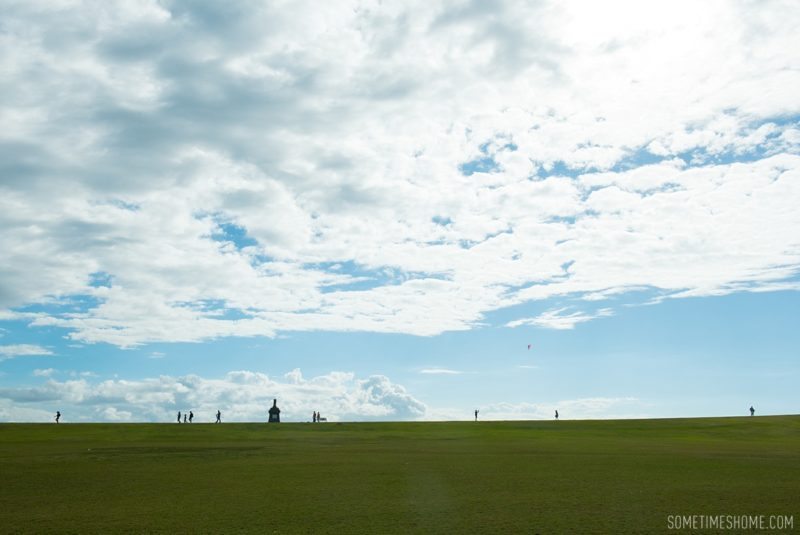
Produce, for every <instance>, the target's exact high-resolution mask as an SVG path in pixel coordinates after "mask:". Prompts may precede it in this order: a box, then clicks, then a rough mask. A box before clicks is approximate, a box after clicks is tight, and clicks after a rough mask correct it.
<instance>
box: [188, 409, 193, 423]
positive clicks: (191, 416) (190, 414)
mask: <svg viewBox="0 0 800 535" xmlns="http://www.w3.org/2000/svg"><path fill="white" fill-rule="evenodd" d="M192 420H194V413H193V412H192V411H189V423H192Z"/></svg>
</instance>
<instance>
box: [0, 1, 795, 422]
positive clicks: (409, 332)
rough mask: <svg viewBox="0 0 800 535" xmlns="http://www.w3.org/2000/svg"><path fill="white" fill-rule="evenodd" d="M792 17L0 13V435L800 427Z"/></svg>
mask: <svg viewBox="0 0 800 535" xmlns="http://www.w3.org/2000/svg"><path fill="white" fill-rule="evenodd" d="M798 27H800V5H798V4H797V3H796V2H790V1H787V2H782V1H777V0H766V1H709V2H701V3H698V2H681V1H669V2H666V1H664V2H638V1H631V2H622V1H611V2H570V1H567V2H563V1H558V2H546V1H541V2H528V1H511V0H509V1H498V2H482V1H478V0H475V1H463V0H459V1H442V2H429V1H414V0H409V1H403V2H381V1H361V0H352V1H350V0H342V1H337V2H304V1H292V2H284V1H275V2H262V1H245V0H241V1H232V2H217V1H210V0H209V1H194V0H193V1H188V0H187V1H182V0H160V1H155V0H136V1H134V0H130V1H123V0H119V1H113V2H107V1H104V0H97V1H88V0H87V1H77V0H41V1H37V0H24V1H15V0H6V1H4V2H2V3H0V73H2V76H0V125H2V128H0V230H1V232H0V251H2V253H0V255H1V256H0V258H2V260H1V261H0V421H30V422H50V421H52V420H53V416H54V414H55V412H56V411H57V410H59V411H61V413H62V414H63V416H62V421H63V422H84V421H85V422H95V421H111V422H115V421H120V422H124V421H131V422H161V421H174V419H175V415H176V413H177V412H178V411H184V412H185V411H188V410H192V411H193V412H194V414H195V415H196V418H197V421H203V422H205V421H213V419H214V414H215V413H216V411H217V410H220V411H221V412H222V415H223V421H265V420H266V418H267V412H266V411H267V409H268V408H269V407H270V406H271V405H272V400H273V399H277V400H278V406H279V407H280V408H281V409H282V418H283V420H284V421H295V422H301V421H309V420H310V419H311V414H312V412H313V411H318V412H320V413H321V415H322V416H323V417H327V418H328V419H329V420H330V421H365V420H463V419H471V418H473V417H474V411H475V410H480V413H479V414H480V418H481V419H485V420H500V419H550V418H552V417H553V414H554V411H555V410H558V411H559V413H560V415H561V417H562V418H564V419H578V418H643V417H648V418H652V417H694V416H724V415H744V414H747V413H748V409H749V407H750V406H751V405H752V406H754V408H755V409H756V414H757V415H760V414H787V413H797V412H799V411H800V389H798V388H797V384H798V379H800V373H798V372H799V371H800V366H799V365H798V347H800V329H798V328H797V325H798V318H800V293H798V291H799V290H800V98H798V95H800V41H798V37H797V28H798Z"/></svg>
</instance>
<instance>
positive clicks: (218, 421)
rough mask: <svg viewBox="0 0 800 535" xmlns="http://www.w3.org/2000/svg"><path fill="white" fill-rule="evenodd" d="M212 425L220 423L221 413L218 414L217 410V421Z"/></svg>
mask: <svg viewBox="0 0 800 535" xmlns="http://www.w3.org/2000/svg"><path fill="white" fill-rule="evenodd" d="M214 423H215V424H219V423H222V413H221V412H219V409H217V421H216V422H214Z"/></svg>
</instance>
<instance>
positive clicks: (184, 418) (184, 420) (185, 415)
mask: <svg viewBox="0 0 800 535" xmlns="http://www.w3.org/2000/svg"><path fill="white" fill-rule="evenodd" d="M187 417H188V415H187V414H184V415H183V423H186V418H187Z"/></svg>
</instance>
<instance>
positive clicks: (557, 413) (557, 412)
mask: <svg viewBox="0 0 800 535" xmlns="http://www.w3.org/2000/svg"><path fill="white" fill-rule="evenodd" d="M556 420H558V409H556Z"/></svg>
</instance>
